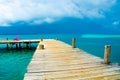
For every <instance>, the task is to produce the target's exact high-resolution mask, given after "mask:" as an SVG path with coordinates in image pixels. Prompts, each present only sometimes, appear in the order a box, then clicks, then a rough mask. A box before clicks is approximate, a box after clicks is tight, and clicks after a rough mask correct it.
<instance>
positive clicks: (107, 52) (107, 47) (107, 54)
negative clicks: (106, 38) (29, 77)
mask: <svg viewBox="0 0 120 80" xmlns="http://www.w3.org/2000/svg"><path fill="white" fill-rule="evenodd" d="M110 51H111V46H110V45H105V52H104V64H109V63H110V61H109V59H110Z"/></svg>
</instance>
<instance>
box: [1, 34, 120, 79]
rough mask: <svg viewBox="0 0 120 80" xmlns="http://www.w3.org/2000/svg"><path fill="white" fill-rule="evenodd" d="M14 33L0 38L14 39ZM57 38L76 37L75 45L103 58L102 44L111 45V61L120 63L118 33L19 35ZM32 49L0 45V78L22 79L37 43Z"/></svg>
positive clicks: (119, 38)
mask: <svg viewBox="0 0 120 80" xmlns="http://www.w3.org/2000/svg"><path fill="white" fill-rule="evenodd" d="M15 36H16V35H0V40H5V39H6V38H8V39H11V40H12V39H14V37H15ZM40 37H43V38H45V39H55V38H58V39H59V40H61V41H64V42H66V43H68V44H71V38H72V37H75V38H76V46H77V47H78V48H80V49H82V50H85V51H86V52H88V53H91V54H93V55H96V56H99V57H101V58H103V55H104V45H111V62H114V63H120V35H89V34H87V35H70V34H41V35H39V34H38V35H20V39H39V38H40ZM32 47H33V48H32V49H30V50H27V49H24V50H19V49H18V50H15V49H14V50H6V45H0V80H22V79H23V76H24V74H25V72H26V67H27V65H28V64H29V62H30V60H31V58H32V55H33V53H34V51H35V48H36V47H37V44H32Z"/></svg>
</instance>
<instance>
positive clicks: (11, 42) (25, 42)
mask: <svg viewBox="0 0 120 80" xmlns="http://www.w3.org/2000/svg"><path fill="white" fill-rule="evenodd" d="M39 42H40V40H38V39H36V40H35V39H34V40H0V44H6V45H7V46H6V47H7V48H12V47H13V45H14V44H15V45H16V48H21V44H22V45H23V44H26V48H30V47H31V46H30V45H31V43H39Z"/></svg>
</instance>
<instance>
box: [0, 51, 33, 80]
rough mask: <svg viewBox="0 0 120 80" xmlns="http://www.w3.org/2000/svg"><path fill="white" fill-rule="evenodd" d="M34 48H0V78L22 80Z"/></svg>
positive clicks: (2, 79)
mask: <svg viewBox="0 0 120 80" xmlns="http://www.w3.org/2000/svg"><path fill="white" fill-rule="evenodd" d="M33 53H34V50H9V51H8V50H5V49H2V50H0V80H22V79H23V76H24V73H25V72H26V67H27V65H28V64H29V62H30V60H31V57H32V55H33Z"/></svg>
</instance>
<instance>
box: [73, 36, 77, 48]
mask: <svg viewBox="0 0 120 80" xmlns="http://www.w3.org/2000/svg"><path fill="white" fill-rule="evenodd" d="M75 41H76V39H75V38H72V48H75V47H76V46H75Z"/></svg>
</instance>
